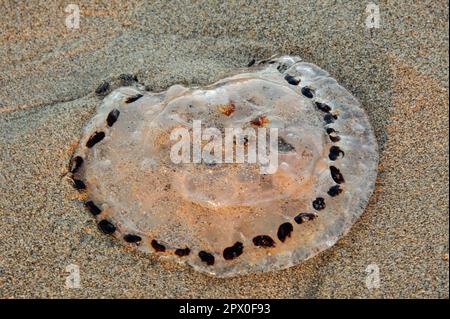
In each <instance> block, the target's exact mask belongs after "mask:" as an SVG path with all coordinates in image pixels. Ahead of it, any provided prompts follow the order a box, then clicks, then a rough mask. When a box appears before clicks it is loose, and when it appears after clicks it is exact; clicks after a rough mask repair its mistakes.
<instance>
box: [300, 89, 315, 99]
mask: <svg viewBox="0 0 450 319" xmlns="http://www.w3.org/2000/svg"><path fill="white" fill-rule="evenodd" d="M302 94H303V95H304V96H305V97H307V98H308V99H312V98H313V97H314V93H313V90H312V89H310V88H309V87H307V86H304V87H302Z"/></svg>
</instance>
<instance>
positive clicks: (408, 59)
mask: <svg viewBox="0 0 450 319" xmlns="http://www.w3.org/2000/svg"><path fill="white" fill-rule="evenodd" d="M69 3H76V4H77V5H78V6H79V8H80V15H81V16H80V24H79V28H78V29H70V28H68V27H67V26H66V23H65V22H66V17H67V15H68V14H69V13H66V12H65V8H66V6H67V5H68V4H69ZM377 3H378V2H377ZM378 4H379V9H380V15H381V20H380V28H372V29H369V28H367V26H366V23H365V20H366V18H367V15H368V13H366V3H365V2H360V1H320V2H317V1H282V2H281V1H280V2H279V3H277V2H275V1H229V2H226V4H223V3H221V2H220V1H195V2H189V1H176V2H173V3H171V4H168V3H167V2H166V1H152V2H151V3H147V2H146V1H133V3H129V4H125V2H124V1H107V2H104V1H79V2H67V1H48V2H47V1H45V2H44V1H27V2H25V1H12V0H6V1H2V4H0V8H1V9H2V12H4V14H3V18H2V19H1V21H0V87H1V90H0V298H449V262H448V250H449V245H448V243H449V194H448V186H449V179H448V178H449V171H448V165H449V152H448V147H449V145H448V137H449V130H448V128H449V126H448V120H449V102H448V101H449V100H448V96H449V91H448V90H449V88H448V67H449V60H448V53H449V52H448V49H449V46H448V43H449V31H448V30H449V29H448V2H446V1H421V2H415V4H413V5H411V4H410V2H409V1H379V3H378ZM277 53H286V54H296V55H299V56H301V57H302V58H303V59H304V60H305V61H308V62H312V63H314V64H317V65H318V66H320V67H322V68H323V69H325V70H327V71H328V72H329V73H330V74H331V75H332V76H333V77H334V78H336V79H337V81H338V82H339V83H340V84H342V85H343V86H344V87H346V88H347V89H348V90H349V91H350V92H351V93H352V94H353V95H354V96H355V97H356V98H357V99H358V100H359V101H360V102H361V104H362V107H363V108H364V109H365V111H366V112H367V114H368V116H369V118H370V120H371V123H372V125H373V127H374V130H375V134H376V137H377V140H378V145H379V151H380V154H379V155H380V163H379V173H378V178H377V182H376V189H375V191H374V194H373V195H372V197H371V199H370V202H369V205H368V206H367V208H366V210H365V211H364V213H363V214H362V215H361V217H360V218H359V220H358V221H357V222H356V224H355V225H354V226H353V227H352V228H351V230H350V232H349V233H348V234H347V235H346V236H345V237H344V238H342V239H341V240H339V241H338V243H337V244H336V245H335V246H333V247H332V248H330V249H328V250H326V251H324V252H322V253H320V254H319V255H318V256H316V257H314V258H312V259H310V260H308V261H306V262H303V263H301V264H299V265H297V266H295V267H292V268H289V269H286V270H280V271H273V272H268V273H257V274H251V275H245V276H241V277H236V278H229V279H218V278H213V277H209V276H207V275H204V274H201V273H198V272H195V271H193V270H191V269H189V268H187V267H185V266H181V265H177V264H175V263H172V262H169V261H164V260H161V259H159V258H157V257H154V256H148V255H145V254H142V253H137V252H134V251H131V250H130V249H127V248H126V247H124V245H122V244H121V243H120V242H119V241H117V240H115V239H113V238H109V237H108V236H105V235H103V234H101V233H100V231H99V230H98V229H97V227H96V224H95V221H94V219H93V218H92V216H90V215H89V213H88V212H87V211H86V210H85V209H84V207H83V203H82V202H81V201H80V200H79V196H78V193H77V192H76V191H75V190H74V189H73V187H72V186H71V184H70V183H69V181H68V180H67V178H65V172H66V171H67V165H68V162H69V159H70V157H71V155H72V151H73V149H74V147H75V146H76V144H77V141H78V139H79V137H80V134H81V131H82V128H83V126H84V124H85V123H86V121H87V120H89V119H90V118H91V117H92V115H93V114H94V110H95V107H96V106H97V105H98V104H99V103H100V102H101V97H99V96H97V95H96V94H95V93H94V91H95V89H96V88H97V86H98V85H99V84H100V83H102V81H109V82H111V83H116V82H117V78H118V77H119V76H120V74H133V75H136V76H137V78H138V80H139V82H141V83H143V84H144V85H145V86H146V87H147V89H148V90H150V91H161V90H165V89H166V88H168V87H169V86H171V85H173V84H177V83H181V84H183V85H186V86H195V85H206V84H208V83H212V82H214V81H215V80H217V79H220V78H221V77H223V76H224V75H226V74H227V72H229V71H231V70H233V69H235V68H239V67H244V66H246V65H247V64H248V62H249V61H250V60H252V59H263V58H267V57H270V56H272V55H273V54H277ZM69 265H76V266H78V267H79V270H80V276H81V287H80V288H68V287H66V277H67V276H68V275H69V272H67V267H68V266H69ZM374 265H375V266H376V267H377V269H379V274H380V283H379V286H378V287H376V288H371V289H369V288H368V287H367V285H366V280H367V275H368V273H367V269H373V267H374ZM368 267H369V268H368Z"/></svg>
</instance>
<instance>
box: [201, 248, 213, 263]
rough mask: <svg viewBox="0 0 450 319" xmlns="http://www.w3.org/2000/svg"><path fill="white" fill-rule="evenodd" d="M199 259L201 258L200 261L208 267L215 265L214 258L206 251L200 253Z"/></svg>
mask: <svg viewBox="0 0 450 319" xmlns="http://www.w3.org/2000/svg"><path fill="white" fill-rule="evenodd" d="M198 257H200V260H201V261H203V262H204V263H206V264H207V265H208V266H212V265H214V260H215V258H214V256H213V255H212V254H210V253H208V252H206V251H204V250H202V251H200V252H199V253H198Z"/></svg>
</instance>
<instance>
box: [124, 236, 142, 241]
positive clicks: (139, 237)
mask: <svg viewBox="0 0 450 319" xmlns="http://www.w3.org/2000/svg"><path fill="white" fill-rule="evenodd" d="M123 240H125V241H126V242H127V243H139V242H141V240H142V238H141V236H138V235H133V234H126V235H124V236H123Z"/></svg>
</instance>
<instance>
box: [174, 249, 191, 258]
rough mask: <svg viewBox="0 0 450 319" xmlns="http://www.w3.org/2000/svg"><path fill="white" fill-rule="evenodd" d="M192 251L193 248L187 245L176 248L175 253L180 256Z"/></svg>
mask: <svg viewBox="0 0 450 319" xmlns="http://www.w3.org/2000/svg"><path fill="white" fill-rule="evenodd" d="M190 253H191V250H190V249H189V248H188V247H186V248H178V249H177V250H175V255H177V256H179V257H184V256H187V255H189V254H190Z"/></svg>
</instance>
